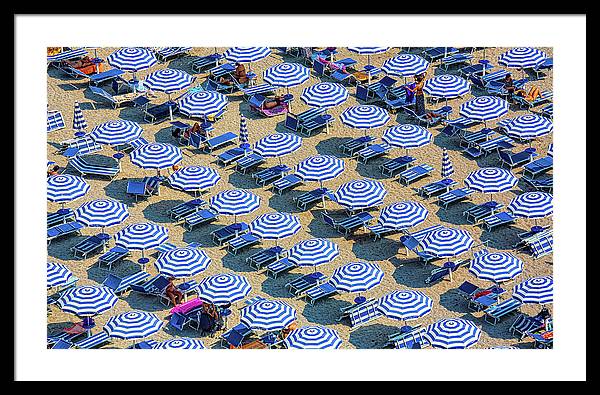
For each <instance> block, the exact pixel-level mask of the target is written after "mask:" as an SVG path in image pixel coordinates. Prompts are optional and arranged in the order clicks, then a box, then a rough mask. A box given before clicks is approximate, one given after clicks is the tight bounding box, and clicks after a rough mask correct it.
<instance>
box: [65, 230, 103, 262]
mask: <svg viewBox="0 0 600 395" xmlns="http://www.w3.org/2000/svg"><path fill="white" fill-rule="evenodd" d="M109 240H110V239H104V238H100V237H98V236H95V235H94V236H88V237H86V238H85V239H83V240H81V241H80V242H79V243H77V244H75V245H74V246H73V247H71V251H73V256H74V257H75V258H79V259H86V258H87V256H88V255H89V254H91V253H93V252H95V251H98V250H99V249H101V248H103V247H104V246H105V245H106V244H108V241H109Z"/></svg>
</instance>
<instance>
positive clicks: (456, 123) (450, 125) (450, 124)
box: [441, 116, 481, 137]
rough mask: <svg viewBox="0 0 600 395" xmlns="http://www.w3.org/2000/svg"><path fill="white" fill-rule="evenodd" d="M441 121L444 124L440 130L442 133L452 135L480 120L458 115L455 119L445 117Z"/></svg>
mask: <svg viewBox="0 0 600 395" xmlns="http://www.w3.org/2000/svg"><path fill="white" fill-rule="evenodd" d="M442 123H443V124H444V125H445V126H444V128H443V129H442V130H441V131H442V133H444V134H446V135H448V136H450V137H452V136H456V135H457V134H459V133H461V132H462V131H463V130H464V129H467V128H470V127H471V126H475V125H477V124H479V123H481V122H480V121H475V120H473V119H469V118H466V117H463V116H460V117H458V118H455V119H446V120H444V121H442Z"/></svg>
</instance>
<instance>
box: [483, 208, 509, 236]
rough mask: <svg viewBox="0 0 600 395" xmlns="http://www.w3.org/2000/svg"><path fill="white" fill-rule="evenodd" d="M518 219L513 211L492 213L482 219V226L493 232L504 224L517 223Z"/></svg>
mask: <svg viewBox="0 0 600 395" xmlns="http://www.w3.org/2000/svg"><path fill="white" fill-rule="evenodd" d="M516 220H517V219H516V218H515V216H513V215H512V214H511V213H509V212H507V211H502V212H500V213H497V214H492V215H490V216H488V217H485V218H483V219H482V220H481V226H483V227H485V228H486V229H487V231H488V232H491V231H492V230H494V229H495V228H497V227H499V226H503V225H510V224H513V223H515V221H516Z"/></svg>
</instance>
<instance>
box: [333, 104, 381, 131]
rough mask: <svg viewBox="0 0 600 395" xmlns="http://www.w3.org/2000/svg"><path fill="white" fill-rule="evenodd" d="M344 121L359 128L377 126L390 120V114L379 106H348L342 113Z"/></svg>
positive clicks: (341, 117)
mask: <svg viewBox="0 0 600 395" xmlns="http://www.w3.org/2000/svg"><path fill="white" fill-rule="evenodd" d="M340 119H341V121H342V123H344V124H345V125H348V126H350V127H353V128H357V129H370V128H377V127H380V126H383V125H385V124H386V123H388V121H389V120H390V114H388V112H387V111H386V110H384V109H383V108H381V107H378V106H372V105H361V106H351V107H348V108H346V109H345V110H344V111H343V112H342V113H341V114H340Z"/></svg>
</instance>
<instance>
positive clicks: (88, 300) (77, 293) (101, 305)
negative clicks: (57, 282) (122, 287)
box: [58, 286, 119, 316]
mask: <svg viewBox="0 0 600 395" xmlns="http://www.w3.org/2000/svg"><path fill="white" fill-rule="evenodd" d="M117 300H119V298H118V297H117V295H115V293H114V292H113V290H112V289H110V288H108V287H103V286H85V287H75V288H71V289H68V290H66V291H65V292H64V293H63V294H62V295H61V297H60V298H59V299H58V305H59V306H60V308H61V309H62V311H64V312H67V313H71V314H77V315H79V316H91V315H96V314H100V313H103V312H105V311H106V310H108V309H111V308H112V307H113V306H114V305H115V304H116V303H117Z"/></svg>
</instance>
